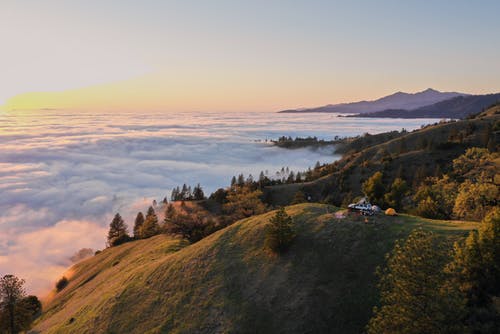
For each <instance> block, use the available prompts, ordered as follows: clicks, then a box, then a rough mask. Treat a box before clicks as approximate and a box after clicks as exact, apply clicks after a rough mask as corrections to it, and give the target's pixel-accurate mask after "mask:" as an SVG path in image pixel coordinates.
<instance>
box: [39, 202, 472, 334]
mask: <svg viewBox="0 0 500 334" xmlns="http://www.w3.org/2000/svg"><path fill="white" fill-rule="evenodd" d="M335 210H336V209H335V208H334V207H332V206H326V205H321V204H300V205H295V206H291V207H288V208H287V212H288V213H289V214H290V215H292V216H293V219H294V221H295V223H296V228H297V231H298V237H297V239H296V241H295V243H294V244H293V245H292V247H291V248H290V250H289V252H288V253H287V254H285V255H283V256H280V257H278V256H275V255H272V254H270V253H268V252H267V251H266V250H265V249H264V247H263V246H264V231H265V226H266V224H267V222H268V220H269V218H270V217H271V216H272V215H273V214H274V212H270V213H267V214H263V215H260V216H255V217H252V218H248V219H245V220H242V221H239V222H237V223H235V224H234V225H231V226H229V227H227V228H225V229H223V230H220V231H218V232H216V233H215V234H213V235H211V236H209V237H207V238H205V239H203V240H201V241H200V242H198V243H195V244H193V245H186V244H185V243H184V242H182V241H180V240H178V239H172V238H170V237H168V236H165V235H160V236H156V237H154V238H151V239H147V240H141V241H135V242H131V243H128V244H124V245H121V246H118V247H114V248H111V249H106V250H105V251H103V252H102V253H100V254H98V255H96V256H94V257H93V258H90V259H88V260H85V261H83V262H81V263H78V264H77V265H75V266H74V267H73V268H72V271H73V275H72V277H71V279H70V283H69V285H68V286H67V287H66V288H65V289H64V290H63V291H61V292H60V293H58V294H57V295H56V296H55V298H54V299H53V300H52V301H50V302H49V303H48V304H47V305H46V306H45V312H44V314H43V315H42V317H41V318H40V319H39V320H38V321H37V323H36V325H35V328H34V330H35V331H37V332H42V333H332V332H333V333H359V332H361V331H362V330H363V328H364V326H365V324H366V323H367V321H368V319H369V318H370V316H371V309H372V306H373V305H375V304H376V303H377V299H378V297H377V289H376V277H375V275H374V271H375V268H376V267H377V265H380V264H383V262H384V255H385V254H386V253H387V252H388V251H390V250H391V249H392V247H393V245H394V242H395V240H396V239H399V238H404V237H406V236H407V235H408V234H409V233H410V231H411V230H412V229H414V228H417V227H422V228H425V229H430V230H434V231H436V232H438V233H439V234H441V235H443V237H444V238H445V239H447V240H455V239H457V238H461V237H463V236H464V235H465V234H466V232H467V231H468V230H470V229H471V228H475V227H477V225H476V224H475V223H464V222H442V221H431V220H424V219H420V218H416V217H411V216H398V217H387V216H383V215H381V216H378V217H375V218H370V224H366V223H365V222H364V218H363V217H357V216H353V217H348V218H345V219H336V218H335V215H334V211H335Z"/></svg>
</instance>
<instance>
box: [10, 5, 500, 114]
mask: <svg viewBox="0 0 500 334" xmlns="http://www.w3.org/2000/svg"><path fill="white" fill-rule="evenodd" d="M499 13H500V1H498V0H492V1H488V0H478V1H469V0H435V1H430V0H429V1H423V0H419V1H414V0H407V1H400V0H399V1H396V0H394V1H389V0H384V1H382V0H379V1H375V0H373V1H368V0H366V1H347V0H346V1H314V0H303V1H295V0H288V1H278V0H265V1H261V0H252V1H237V0H224V1H223V0H211V1H206V0H199V1H190V0H178V1H166V0H163V1H160V0H158V1H153V0H142V1H129V0H116V1H111V0H99V1H94V0H85V1H76V0H75V1H55V0H54V1H51V0H46V1H35V0H31V1H30V0H13V1H10V0H2V1H1V3H0V41H1V43H2V44H1V48H0V105H1V104H5V106H4V108H8V109H19V108H44V107H45V108H58V107H61V108H83V109H85V108H103V109H113V108H126V109H132V110H136V109H137V110H139V109H154V110H169V111H184V110H200V111H203V110H214V111H219V110H227V111H231V110H238V111H240V110H259V111H260V110H262V111H266V110H268V111H272V110H277V109H282V108H289V107H300V106H317V105H323V104H327V103H335V102H347V101H353V100H358V99H373V98H377V97H380V96H382V95H387V94H390V93H393V92H395V91H409V92H415V91H419V90H423V89H426V88H428V87H432V88H435V89H439V90H445V91H461V92H468V93H490V92H499V91H500V44H499V38H500V20H499V19H498V15H499Z"/></svg>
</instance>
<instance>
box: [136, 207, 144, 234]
mask: <svg viewBox="0 0 500 334" xmlns="http://www.w3.org/2000/svg"><path fill="white" fill-rule="evenodd" d="M143 225H144V215H143V214H142V212H138V213H137V216H136V217H135V222H134V238H136V239H142V235H141V232H142V226H143Z"/></svg>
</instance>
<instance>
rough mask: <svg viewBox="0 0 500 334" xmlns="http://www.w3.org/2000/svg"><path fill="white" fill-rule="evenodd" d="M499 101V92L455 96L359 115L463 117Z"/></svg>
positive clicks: (360, 115)
mask: <svg viewBox="0 0 500 334" xmlns="http://www.w3.org/2000/svg"><path fill="white" fill-rule="evenodd" d="M498 101H500V93H497V94H487V95H469V96H457V97H454V98H451V99H448V100H445V101H441V102H438V103H435V104H432V105H428V106H424V107H420V108H416V109H413V110H405V109H388V110H382V111H376V112H371V113H363V114H359V115H356V116H359V117H387V118H465V117H467V116H469V115H471V114H475V113H477V112H479V111H481V110H483V109H485V108H487V107H489V106H491V105H492V104H494V103H496V102H498Z"/></svg>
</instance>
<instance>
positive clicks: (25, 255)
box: [0, 111, 425, 292]
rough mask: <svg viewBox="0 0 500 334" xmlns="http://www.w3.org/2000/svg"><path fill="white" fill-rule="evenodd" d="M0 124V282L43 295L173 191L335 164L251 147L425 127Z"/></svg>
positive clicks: (164, 121) (215, 120) (210, 119)
mask: <svg viewBox="0 0 500 334" xmlns="http://www.w3.org/2000/svg"><path fill="white" fill-rule="evenodd" d="M0 117H3V119H7V120H8V122H5V123H0V142H1V143H2V145H1V146H0V212H1V215H0V274H4V273H15V274H17V275H19V276H21V277H23V278H25V279H26V281H27V285H28V287H29V289H30V291H31V292H41V291H42V290H43V289H47V288H49V287H51V285H52V284H53V282H54V280H55V279H56V278H58V276H60V274H61V273H62V272H63V271H64V270H65V269H66V266H67V265H69V262H68V261H69V257H70V256H71V255H73V254H74V253H75V252H76V251H78V250H79V249H80V248H84V247H89V248H94V249H99V248H102V247H103V245H104V238H105V234H106V230H107V227H108V224H109V221H110V220H111V219H112V216H113V215H114V213H116V212H120V214H122V216H123V217H124V218H125V220H126V222H127V223H128V225H129V229H131V228H132V224H133V220H134V217H135V214H136V213H137V211H139V210H141V211H145V210H146V209H147V207H148V206H149V205H150V204H151V202H152V201H153V199H156V200H158V201H159V200H161V199H163V198H164V197H166V196H167V197H168V196H169V194H170V191H171V190H172V188H173V187H175V186H178V185H182V184H183V183H187V184H190V185H195V184H196V183H200V184H201V185H202V186H203V188H204V190H205V193H207V194H209V193H210V192H212V191H214V190H215V189H217V188H219V187H223V186H226V185H228V184H229V182H230V179H231V177H232V176H233V175H237V174H239V173H244V174H245V175H248V174H253V176H254V177H257V176H258V173H259V172H260V171H266V170H267V171H269V173H270V174H271V175H273V174H274V172H275V171H276V170H279V169H281V167H283V166H288V167H290V169H291V170H293V171H298V170H305V169H307V168H308V167H310V166H313V165H314V164H315V163H316V161H320V162H331V161H333V160H335V159H337V158H338V157H337V156H335V155H334V154H333V148H324V149H320V150H316V151H312V150H307V149H298V150H285V149H280V148H277V147H274V146H272V145H270V144H268V143H264V142H255V140H265V139H266V138H267V139H271V138H277V137H279V136H282V135H291V136H307V135H315V136H318V137H319V138H325V139H331V138H333V137H334V136H336V135H339V136H344V135H353V134H360V133H364V132H372V133H373V131H372V129H373V126H374V123H373V122H378V123H377V132H381V131H386V130H393V129H401V128H402V127H405V128H407V129H412V128H415V127H418V126H419V125H420V123H421V122H425V121H422V120H418V123H417V122H415V123H413V124H412V123H411V121H400V120H391V122H390V123H384V122H383V121H374V120H369V121H368V120H355V119H350V118H349V119H347V118H342V119H341V118H336V117H334V116H332V115H314V116H311V115H308V116H304V115H284V114H259V113H257V114H253V115H252V114H234V115H229V117H228V115H227V114H218V113H213V114H203V115H197V114H189V113H187V114H177V115H175V114H163V113H158V114H111V113H110V114H99V115H93V114H85V113H83V114H72V113H70V112H64V111H51V112H49V111H43V112H39V113H33V114H29V113H28V114H26V113H23V114H19V115H15V114H14V115H0ZM1 119H2V118H0V120H1ZM35 119H36V122H35V121H33V120H35ZM398 122H400V123H398ZM409 122H410V123H409Z"/></svg>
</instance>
